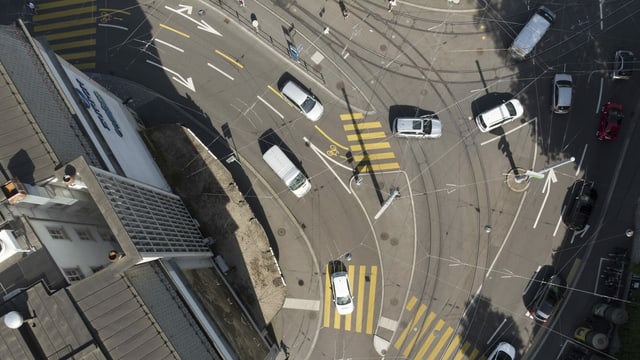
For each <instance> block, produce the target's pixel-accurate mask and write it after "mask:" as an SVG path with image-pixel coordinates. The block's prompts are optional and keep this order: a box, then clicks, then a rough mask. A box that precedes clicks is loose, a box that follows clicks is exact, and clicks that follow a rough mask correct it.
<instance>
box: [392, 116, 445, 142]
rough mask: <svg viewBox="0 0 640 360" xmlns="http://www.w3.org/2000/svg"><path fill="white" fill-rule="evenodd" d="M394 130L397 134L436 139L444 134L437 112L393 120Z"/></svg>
mask: <svg viewBox="0 0 640 360" xmlns="http://www.w3.org/2000/svg"><path fill="white" fill-rule="evenodd" d="M392 130H393V133H394V134H395V135H396V136H401V137H411V138H428V139H435V138H439V137H440V136H442V123H441V122H440V120H439V119H438V115H436V114H429V115H423V116H420V117H418V118H405V117H400V118H396V119H395V120H394V121H393V126H392Z"/></svg>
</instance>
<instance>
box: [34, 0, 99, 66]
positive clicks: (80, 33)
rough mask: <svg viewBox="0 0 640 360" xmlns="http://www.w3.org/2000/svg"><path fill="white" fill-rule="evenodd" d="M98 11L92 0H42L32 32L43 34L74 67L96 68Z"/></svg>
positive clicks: (37, 34)
mask: <svg viewBox="0 0 640 360" xmlns="http://www.w3.org/2000/svg"><path fill="white" fill-rule="evenodd" d="M97 14H98V8H97V5H96V2H95V1H92V0H54V1H48V0H41V1H39V2H38V4H37V14H34V15H33V18H32V19H33V24H32V33H33V35H34V36H36V37H44V38H45V39H46V40H47V41H48V42H49V44H50V45H51V48H52V49H53V51H55V52H56V54H58V55H59V56H61V57H62V58H63V59H65V60H66V61H68V62H70V63H71V64H73V65H74V66H75V67H77V68H79V69H81V70H92V69H95V67H96V32H97V24H96V19H97ZM99 18H100V17H98V19H99Z"/></svg>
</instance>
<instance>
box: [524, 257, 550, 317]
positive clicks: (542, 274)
mask: <svg viewBox="0 0 640 360" xmlns="http://www.w3.org/2000/svg"><path fill="white" fill-rule="evenodd" d="M554 272H555V270H554V269H553V266H551V265H540V266H538V268H537V269H536V270H535V271H534V272H533V274H532V275H531V278H530V279H529V282H528V283H527V286H525V288H524V290H523V291H522V301H523V302H524V306H525V307H526V308H527V310H528V311H531V308H532V307H533V303H534V302H535V299H536V296H537V295H538V293H539V292H540V289H541V288H542V285H543V284H545V283H546V282H548V281H549V279H551V276H553V274H554Z"/></svg>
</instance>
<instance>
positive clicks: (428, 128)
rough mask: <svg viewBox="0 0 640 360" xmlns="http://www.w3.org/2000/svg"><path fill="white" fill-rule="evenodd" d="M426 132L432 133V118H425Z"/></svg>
mask: <svg viewBox="0 0 640 360" xmlns="http://www.w3.org/2000/svg"><path fill="white" fill-rule="evenodd" d="M424 133H425V134H431V119H424Z"/></svg>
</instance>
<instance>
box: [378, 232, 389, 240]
mask: <svg viewBox="0 0 640 360" xmlns="http://www.w3.org/2000/svg"><path fill="white" fill-rule="evenodd" d="M388 239H389V234H388V233H386V232H383V233H382V234H380V240H388Z"/></svg>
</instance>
